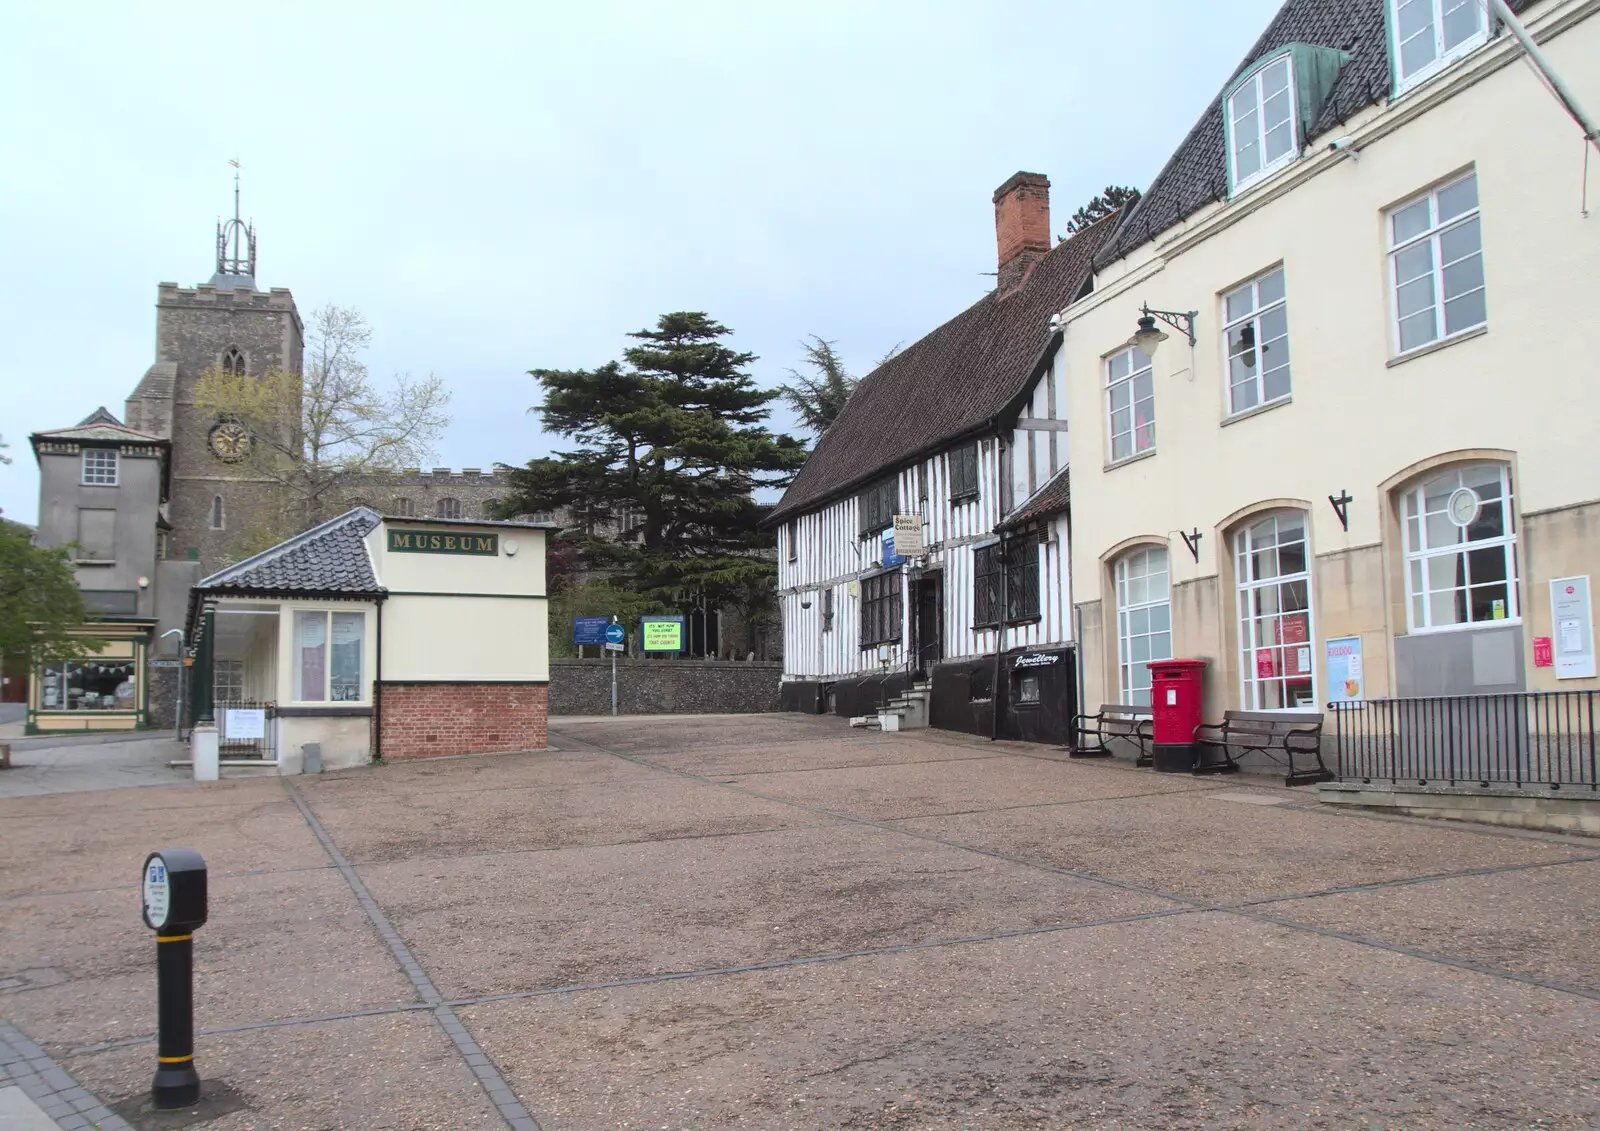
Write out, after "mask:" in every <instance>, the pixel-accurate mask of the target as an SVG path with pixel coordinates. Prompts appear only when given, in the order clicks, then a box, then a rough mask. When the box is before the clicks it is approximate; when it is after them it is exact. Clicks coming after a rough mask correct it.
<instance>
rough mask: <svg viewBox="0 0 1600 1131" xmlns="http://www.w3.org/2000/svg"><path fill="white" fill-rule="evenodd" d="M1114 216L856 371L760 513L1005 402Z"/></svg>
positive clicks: (882, 467)
mask: <svg viewBox="0 0 1600 1131" xmlns="http://www.w3.org/2000/svg"><path fill="white" fill-rule="evenodd" d="M1116 222H1117V221H1116V217H1115V216H1110V217H1107V218H1106V219H1104V220H1101V221H1100V222H1099V223H1097V224H1095V225H1094V226H1093V227H1090V228H1087V229H1085V230H1084V231H1081V232H1078V233H1077V234H1076V235H1074V236H1072V238H1070V239H1068V240H1066V241H1064V242H1063V243H1059V244H1057V245H1056V246H1055V247H1053V248H1051V249H1050V251H1049V252H1048V253H1046V254H1045V256H1044V257H1043V258H1041V259H1040V260H1039V262H1038V264H1037V265H1036V266H1035V267H1034V269H1033V274H1032V275H1030V276H1029V278H1028V281H1027V282H1026V283H1025V284H1024V285H1023V286H1022V287H1020V288H1018V289H1017V290H1014V291H1011V292H1010V293H1008V294H1007V295H1005V296H1004V297H1001V296H1000V295H998V294H997V293H996V292H993V291H991V292H990V293H989V294H987V295H985V296H984V297H983V298H981V299H979V300H978V301H977V302H976V303H974V304H973V305H972V306H970V307H968V308H967V309H966V310H964V311H962V312H961V313H960V314H958V315H956V316H955V317H954V318H952V319H950V321H948V322H946V323H945V324H944V325H942V326H940V327H939V328H938V329H937V330H934V331H933V332H932V333H930V334H928V335H927V336H926V337H923V338H921V339H920V340H918V341H917V342H916V343H915V344H913V345H911V346H910V347H908V348H907V349H905V350H903V351H902V352H900V353H898V354H896V355H895V356H894V357H892V358H890V359H889V360H888V361H886V362H884V364H882V365H880V366H879V367H878V368H877V369H874V370H873V371H872V372H871V373H869V374H867V375H866V376H865V377H864V378H862V380H861V384H860V385H858V386H857V387H856V390H855V392H854V393H852V394H851V396H850V399H849V400H848V401H846V402H845V406H844V409H843V411H841V412H840V413H839V416H838V418H837V419H836V420H835V421H834V422H833V426H832V427H830V428H829V429H828V430H827V431H826V432H824V433H823V434H822V436H821V438H819V439H818V440H817V446H816V448H815V450H813V451H812V453H811V456H810V458H808V459H807V460H806V462H805V466H804V467H802V468H801V469H800V474H799V475H797V476H796V477H795V480H794V482H793V483H791V484H790V485H789V489H788V490H787V491H786V492H784V496H783V498H782V499H781V500H780V501H779V503H778V505H777V507H775V508H774V509H773V511H772V513H771V514H770V515H769V516H768V517H767V519H766V522H768V523H773V522H778V521H781V520H782V519H784V518H786V517H788V516H790V515H794V514H799V513H802V512H805V511H810V510H815V509H816V508H817V507H818V506H820V505H822V504H824V503H826V502H828V501H830V500H831V499H833V498H836V497H838V496H840V495H843V494H845V493H847V492H849V491H851V490H853V489H855V488H856V487H858V486H861V485H862V484H864V483H866V482H869V481H870V480H872V479H873V478H874V477H875V476H877V475H880V474H882V473H884V472H886V471H888V470H890V469H892V468H896V467H898V466H900V465H903V464H904V463H906V462H907V461H909V460H910V459H911V458H912V457H914V456H917V455H919V454H921V453H923V452H927V451H929V450H935V449H937V448H938V447H940V446H941V445H943V444H945V443H948V442H952V441H954V440H956V439H958V438H960V437H962V436H964V435H969V434H973V433H975V432H977V431H978V430H979V429H981V428H982V427H983V426H984V425H985V424H986V423H987V422H988V421H989V420H990V419H991V418H992V417H994V416H996V415H997V414H999V413H1001V412H1002V411H1003V410H1004V409H1006V407H1007V406H1008V404H1009V403H1010V401H1011V400H1012V398H1013V397H1015V396H1017V394H1018V393H1020V392H1021V391H1022V389H1023V387H1024V386H1025V385H1026V384H1027V382H1028V379H1029V378H1030V377H1032V376H1033V374H1034V372H1035V370H1036V367H1037V366H1038V364H1039V361H1040V356H1041V354H1042V353H1043V352H1044V350H1045V347H1046V346H1047V345H1049V344H1050V342H1051V338H1052V335H1051V332H1050V330H1049V322H1050V318H1051V316H1052V315H1054V314H1056V313H1058V312H1059V311H1060V310H1061V309H1062V307H1064V306H1066V305H1067V304H1068V303H1070V302H1071V301H1072V300H1073V299H1075V298H1076V297H1077V296H1078V294H1079V293H1080V292H1081V291H1082V290H1083V287H1084V284H1085V283H1086V282H1087V281H1088V279H1089V270H1090V262H1091V260H1092V259H1093V258H1094V253H1095V252H1096V251H1098V250H1099V249H1100V247H1101V246H1102V245H1103V244H1104V243H1105V242H1106V241H1107V240H1108V239H1110V238H1111V236H1112V234H1113V229H1114V228H1115V226H1116Z"/></svg>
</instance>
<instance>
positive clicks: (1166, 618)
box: [1150, 593, 1172, 633]
mask: <svg viewBox="0 0 1600 1131" xmlns="http://www.w3.org/2000/svg"><path fill="white" fill-rule="evenodd" d="M1161 596H1162V598H1163V600H1162V603H1161V604H1159V605H1152V606H1151V607H1150V631H1151V632H1155V633H1162V632H1166V631H1168V630H1169V629H1171V627H1172V606H1171V605H1169V604H1167V603H1166V601H1165V597H1166V594H1165V593H1162V595H1161Z"/></svg>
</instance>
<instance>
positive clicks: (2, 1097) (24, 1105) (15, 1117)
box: [0, 1085, 60, 1131]
mask: <svg viewBox="0 0 1600 1131" xmlns="http://www.w3.org/2000/svg"><path fill="white" fill-rule="evenodd" d="M0 1127H3V1128H5V1129H6V1131H60V1124H58V1123H57V1122H56V1121H55V1120H54V1119H51V1118H50V1117H49V1116H48V1115H46V1114H45V1113H44V1110H43V1109H42V1108H41V1107H40V1106H39V1105H38V1104H36V1103H34V1102H33V1101H32V1100H30V1099H29V1098H28V1096H27V1093H26V1092H24V1091H23V1090H22V1089H21V1088H18V1087H16V1086H14V1085H13V1086H12V1087H9V1088H0Z"/></svg>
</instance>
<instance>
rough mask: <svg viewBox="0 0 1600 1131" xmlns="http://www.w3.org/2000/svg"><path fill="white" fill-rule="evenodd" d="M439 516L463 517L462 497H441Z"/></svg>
mask: <svg viewBox="0 0 1600 1131" xmlns="http://www.w3.org/2000/svg"><path fill="white" fill-rule="evenodd" d="M438 517H440V518H460V517H461V500H460V499H440V500H439V515H438Z"/></svg>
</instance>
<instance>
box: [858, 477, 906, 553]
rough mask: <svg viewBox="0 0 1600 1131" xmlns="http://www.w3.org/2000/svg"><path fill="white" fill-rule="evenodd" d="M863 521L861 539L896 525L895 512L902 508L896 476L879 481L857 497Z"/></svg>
mask: <svg viewBox="0 0 1600 1131" xmlns="http://www.w3.org/2000/svg"><path fill="white" fill-rule="evenodd" d="M856 507H857V510H858V511H859V517H860V519H861V537H863V538H870V537H872V535H874V534H876V533H878V531H880V530H887V529H888V528H889V527H891V526H893V525H894V512H895V511H896V510H898V509H899V507H900V484H899V481H898V480H897V479H896V478H895V477H894V476H892V475H891V476H889V477H888V478H887V479H882V480H879V481H878V482H877V483H874V484H873V485H872V486H870V487H868V488H867V489H866V490H864V491H862V492H861V493H860V494H859V495H857V496H856Z"/></svg>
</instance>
